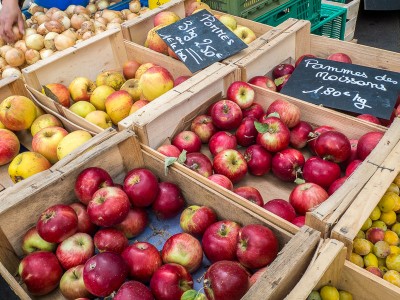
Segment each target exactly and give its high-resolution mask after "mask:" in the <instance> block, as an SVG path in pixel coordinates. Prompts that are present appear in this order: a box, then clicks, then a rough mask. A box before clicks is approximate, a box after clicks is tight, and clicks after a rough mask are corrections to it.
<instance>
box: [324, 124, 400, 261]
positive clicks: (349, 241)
mask: <svg viewBox="0 0 400 300" xmlns="http://www.w3.org/2000/svg"><path fill="white" fill-rule="evenodd" d="M396 121H398V122H397V123H396V124H397V131H399V130H398V129H399V128H400V127H399V126H400V118H397V119H396ZM382 155H384V154H382ZM368 163H369V164H376V163H375V162H374V161H370V160H368ZM377 165H378V166H377V170H376V172H375V173H374V174H373V176H372V177H371V179H370V180H369V181H368V183H367V184H366V185H365V186H364V188H363V189H362V190H361V191H360V193H359V194H358V195H357V198H356V199H355V200H354V201H353V203H352V204H351V205H350V207H349V208H348V209H347V211H346V213H345V214H344V215H343V216H342V217H341V218H340V220H339V221H338V222H337V224H336V225H335V227H333V229H332V233H331V236H332V237H333V238H335V239H338V240H340V241H342V242H343V243H344V244H345V245H346V247H347V251H348V253H347V254H348V258H349V257H350V254H351V252H352V249H353V240H354V238H355V237H356V235H357V232H358V231H359V230H360V228H361V226H362V225H363V224H364V222H365V220H366V219H367V218H368V217H369V215H370V214H371V212H372V210H373V209H374V208H375V206H376V205H377V204H378V202H379V201H380V199H381V198H382V196H383V194H384V193H385V192H386V190H387V189H388V187H389V185H390V183H392V182H393V180H394V178H395V177H396V176H397V174H398V173H399V172H400V143H397V145H395V147H394V148H393V150H392V151H391V152H390V154H389V155H385V156H384V157H383V161H382V162H381V163H379V164H377Z"/></svg>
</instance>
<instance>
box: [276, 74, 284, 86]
mask: <svg viewBox="0 0 400 300" xmlns="http://www.w3.org/2000/svg"><path fill="white" fill-rule="evenodd" d="M284 81H285V77H284V76H282V77H279V78H277V79H275V80H274V83H275V85H276V86H278V85H281V84H282V83H283V82H284Z"/></svg>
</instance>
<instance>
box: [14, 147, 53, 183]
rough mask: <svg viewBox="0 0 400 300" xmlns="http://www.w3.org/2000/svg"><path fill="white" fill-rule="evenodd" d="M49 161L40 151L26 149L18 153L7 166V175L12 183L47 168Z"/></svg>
mask: <svg viewBox="0 0 400 300" xmlns="http://www.w3.org/2000/svg"><path fill="white" fill-rule="evenodd" d="M50 167H51V163H50V162H49V161H48V160H47V159H46V158H45V157H44V156H43V155H42V154H40V153H37V152H32V151H27V152H22V153H20V154H18V155H17V156H16V157H15V158H14V159H13V160H12V162H11V163H10V165H9V166H8V175H9V176H10V178H11V180H12V181H13V182H14V183H17V182H19V181H21V180H24V179H26V178H28V177H30V176H32V175H35V174H37V173H39V172H42V171H44V170H47V169H49V168H50Z"/></svg>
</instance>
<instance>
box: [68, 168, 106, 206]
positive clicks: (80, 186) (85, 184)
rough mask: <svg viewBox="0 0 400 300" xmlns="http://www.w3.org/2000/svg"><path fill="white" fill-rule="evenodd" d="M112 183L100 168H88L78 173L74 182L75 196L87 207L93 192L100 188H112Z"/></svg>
mask: <svg viewBox="0 0 400 300" xmlns="http://www.w3.org/2000/svg"><path fill="white" fill-rule="evenodd" d="M112 185H113V181H112V178H111V176H110V174H108V172H107V171H106V170H104V169H102V168H98V167H90V168H86V169H85V170H83V171H82V172H81V173H79V175H78V177H77V178H76V181H75V189H74V191H75V195H76V197H78V199H79V201H81V202H82V203H83V204H85V205H87V204H88V203H89V201H90V200H92V197H93V194H94V192H95V191H97V190H98V189H100V188H102V187H106V186H112Z"/></svg>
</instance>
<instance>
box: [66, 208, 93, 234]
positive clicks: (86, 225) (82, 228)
mask: <svg viewBox="0 0 400 300" xmlns="http://www.w3.org/2000/svg"><path fill="white" fill-rule="evenodd" d="M69 206H71V207H72V208H73V210H74V211H75V213H76V215H77V216H78V231H77V232H84V233H87V234H89V235H93V234H94V233H95V232H96V230H97V226H96V225H95V224H93V223H92V222H90V218H89V215H88V213H87V210H86V206H85V205H83V204H82V203H78V202H75V203H72V204H70V205H69Z"/></svg>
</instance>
